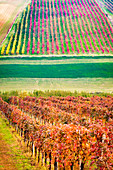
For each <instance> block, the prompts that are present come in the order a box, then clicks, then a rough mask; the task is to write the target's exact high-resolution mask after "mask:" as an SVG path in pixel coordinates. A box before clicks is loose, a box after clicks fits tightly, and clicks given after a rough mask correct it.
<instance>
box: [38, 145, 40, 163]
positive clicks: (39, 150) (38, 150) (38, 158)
mask: <svg viewBox="0 0 113 170" xmlns="http://www.w3.org/2000/svg"><path fill="white" fill-rule="evenodd" d="M39 162H40V148H39V150H38V163H39Z"/></svg>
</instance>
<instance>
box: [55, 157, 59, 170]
mask: <svg viewBox="0 0 113 170" xmlns="http://www.w3.org/2000/svg"><path fill="white" fill-rule="evenodd" d="M54 170H58V164H57V158H56V157H55V162H54Z"/></svg>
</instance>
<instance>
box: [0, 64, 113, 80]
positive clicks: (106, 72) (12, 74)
mask: <svg viewBox="0 0 113 170" xmlns="http://www.w3.org/2000/svg"><path fill="white" fill-rule="evenodd" d="M0 73H1V74H0V78H100V77H101V78H113V64H112V63H75V64H54V65H41V64H40V65H29V64H1V65H0Z"/></svg>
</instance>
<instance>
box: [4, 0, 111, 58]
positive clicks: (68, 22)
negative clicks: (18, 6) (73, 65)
mask: <svg viewBox="0 0 113 170" xmlns="http://www.w3.org/2000/svg"><path fill="white" fill-rule="evenodd" d="M111 4H112V2H111ZM112 44H113V28H112V26H111V23H110V21H109V20H108V18H107V16H106V15H105V13H104V12H103V11H102V10H101V8H100V7H99V5H98V4H97V2H96V1H95V0H93V1H92V0H78V1H76V0H75V1H74V0H69V1H67V0H63V1H60V0H59V1H58V0H55V1H53V0H52V1H50V0H40V1H37V0H32V2H31V3H30V4H29V5H28V6H27V7H26V8H25V9H24V11H23V12H22V14H21V17H20V21H18V22H17V23H15V24H14V25H13V31H12V32H10V34H9V35H8V37H7V41H5V42H4V43H3V45H2V48H1V55H18V54H22V55H23V54H24V55H26V54H27V55H50V54H58V55H59V54H61V55H62V54H67V55H69V54H74V55H77V54H88V55H92V54H98V55H100V54H113V46H112Z"/></svg>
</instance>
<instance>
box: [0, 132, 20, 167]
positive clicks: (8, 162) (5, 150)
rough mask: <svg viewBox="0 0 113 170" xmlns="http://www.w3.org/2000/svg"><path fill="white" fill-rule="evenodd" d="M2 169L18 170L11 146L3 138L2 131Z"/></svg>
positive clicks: (0, 159) (0, 161)
mask: <svg viewBox="0 0 113 170" xmlns="http://www.w3.org/2000/svg"><path fill="white" fill-rule="evenodd" d="M0 169H1V170H8V169H11V170H17V168H16V166H15V161H14V160H13V159H12V155H11V151H10V146H8V144H6V142H5V141H4V140H3V137H2V134H1V133H0Z"/></svg>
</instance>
